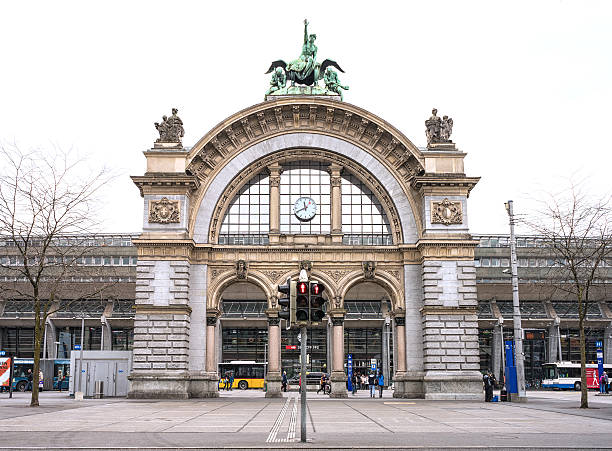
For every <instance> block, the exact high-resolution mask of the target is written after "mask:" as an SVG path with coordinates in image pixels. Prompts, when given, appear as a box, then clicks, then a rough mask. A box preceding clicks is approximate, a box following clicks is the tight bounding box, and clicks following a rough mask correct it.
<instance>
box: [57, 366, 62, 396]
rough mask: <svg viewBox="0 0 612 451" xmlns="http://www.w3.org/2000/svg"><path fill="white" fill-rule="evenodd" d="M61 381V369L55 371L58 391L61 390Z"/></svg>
mask: <svg viewBox="0 0 612 451" xmlns="http://www.w3.org/2000/svg"><path fill="white" fill-rule="evenodd" d="M63 383H64V375H63V373H62V370H59V371H58V372H57V388H59V391H60V393H61V391H62V384H63Z"/></svg>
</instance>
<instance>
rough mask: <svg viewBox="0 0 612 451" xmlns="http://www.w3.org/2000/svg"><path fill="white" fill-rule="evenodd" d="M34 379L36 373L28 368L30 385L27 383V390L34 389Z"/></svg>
mask: <svg viewBox="0 0 612 451" xmlns="http://www.w3.org/2000/svg"><path fill="white" fill-rule="evenodd" d="M33 380H34V375H33V374H32V370H31V369H29V368H28V385H26V391H28V390H32V381H33Z"/></svg>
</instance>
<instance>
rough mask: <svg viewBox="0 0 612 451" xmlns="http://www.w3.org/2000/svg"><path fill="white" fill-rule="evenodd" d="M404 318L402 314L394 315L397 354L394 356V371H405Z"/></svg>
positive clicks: (399, 372)
mask: <svg viewBox="0 0 612 451" xmlns="http://www.w3.org/2000/svg"><path fill="white" fill-rule="evenodd" d="M405 327H406V318H405V317H404V316H396V317H395V329H396V331H397V332H396V333H397V356H396V357H395V372H396V373H398V375H399V374H402V373H404V374H405V373H406V330H405Z"/></svg>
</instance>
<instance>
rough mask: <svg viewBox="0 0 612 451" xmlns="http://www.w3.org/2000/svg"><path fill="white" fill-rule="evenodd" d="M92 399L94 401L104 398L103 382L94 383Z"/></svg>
mask: <svg viewBox="0 0 612 451" xmlns="http://www.w3.org/2000/svg"><path fill="white" fill-rule="evenodd" d="M94 398H96V399H101V398H104V382H103V381H96V384H95V392H94Z"/></svg>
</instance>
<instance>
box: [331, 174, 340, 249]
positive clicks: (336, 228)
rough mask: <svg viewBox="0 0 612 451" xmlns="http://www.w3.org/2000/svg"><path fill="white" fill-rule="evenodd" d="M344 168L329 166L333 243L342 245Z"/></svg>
mask: <svg viewBox="0 0 612 451" xmlns="http://www.w3.org/2000/svg"><path fill="white" fill-rule="evenodd" d="M341 171H342V166H339V165H337V164H331V165H329V174H330V179H329V180H330V184H331V235H332V242H333V243H342V177H341V176H340V172H341Z"/></svg>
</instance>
